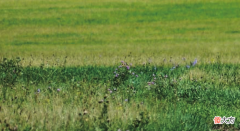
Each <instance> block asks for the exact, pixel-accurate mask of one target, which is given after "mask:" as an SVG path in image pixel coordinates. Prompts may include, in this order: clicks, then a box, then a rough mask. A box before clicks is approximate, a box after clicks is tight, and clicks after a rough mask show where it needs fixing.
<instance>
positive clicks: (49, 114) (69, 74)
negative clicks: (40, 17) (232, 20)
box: [0, 59, 240, 131]
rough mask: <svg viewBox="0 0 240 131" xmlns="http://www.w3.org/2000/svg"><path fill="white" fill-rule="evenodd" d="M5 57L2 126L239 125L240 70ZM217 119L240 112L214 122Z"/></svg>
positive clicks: (187, 127)
mask: <svg viewBox="0 0 240 131" xmlns="http://www.w3.org/2000/svg"><path fill="white" fill-rule="evenodd" d="M18 61H19V59H16V61H11V60H5V61H4V62H1V68H0V74H1V76H0V79H1V81H0V82H1V83H0V84H1V91H0V95H1V96H2V97H1V98H0V128H2V129H3V130H4V129H5V130H119V129H120V130H156V131H159V130H166V131H169V130H226V129H228V130H237V129H238V130H239V129H240V127H239V122H240V121H239V119H238V118H239V117H240V112H239V108H240V107H239V105H240V100H239V98H240V91H239V85H240V81H239V79H240V68H239V65H234V64H221V63H215V64H202V65H199V64H198V63H196V62H195V64H194V63H192V64H188V63H185V64H183V65H176V66H174V67H171V68H170V67H168V66H166V65H165V64H162V65H161V66H153V65H151V64H145V65H142V66H136V65H132V64H127V63H125V62H122V63H121V64H120V65H119V66H117V67H106V66H85V67H65V66H61V67H53V66H50V67H46V65H41V66H40V67H33V66H28V67H22V66H21V64H18ZM215 116H221V117H223V116H226V117H230V116H233V117H235V118H236V119H235V123H234V124H229V125H228V124H222V125H214V122H213V119H214V117H215Z"/></svg>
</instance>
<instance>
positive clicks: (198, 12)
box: [0, 0, 240, 65]
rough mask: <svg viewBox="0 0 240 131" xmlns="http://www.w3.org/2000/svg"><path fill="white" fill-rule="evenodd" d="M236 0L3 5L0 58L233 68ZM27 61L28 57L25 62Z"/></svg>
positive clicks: (46, 1) (14, 1) (55, 0)
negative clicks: (218, 60) (216, 63)
mask: <svg viewBox="0 0 240 131" xmlns="http://www.w3.org/2000/svg"><path fill="white" fill-rule="evenodd" d="M238 12H240V9H239V1H236V0H230V1H224V0H212V1H211V2H208V1H203V0H198V1H186V0H180V1H165V0H164V1H161V2H156V1H153V0H143V1H133V0H130V1H115V0H102V1H101V2H95V1H91V0H90V1H88V2H86V1H74V0H70V1H61V0H60V1H59V0H51V1H49V0H40V1H32V0H21V1H17V0H10V1H9V0H2V1H1V4H0V13H1V16H0V23H1V24H0V34H1V35H0V46H1V48H0V56H1V57H3V56H6V57H14V58H15V57H16V56H20V57H23V58H25V60H26V61H28V62H27V63H29V61H30V60H31V61H32V64H33V65H40V64H41V63H42V62H43V60H42V59H43V58H44V59H45V60H46V59H47V58H48V61H52V60H53V59H55V58H54V57H52V55H53V54H55V55H56V56H58V58H64V57H65V56H67V57H68V61H69V64H68V65H86V64H87V65H92V64H96V65H102V64H105V65H115V64H116V63H117V62H119V61H120V60H122V59H125V57H126V56H128V55H129V53H130V52H131V54H132V55H131V59H128V60H127V61H131V62H132V63H137V64H142V63H143V62H147V61H148V60H149V59H152V61H153V62H155V64H159V63H160V62H161V61H162V60H163V59H164V58H166V59H169V58H170V57H173V58H175V59H176V60H178V59H181V58H182V57H186V58H187V60H188V61H191V60H194V59H195V58H198V59H199V60H200V61H199V62H209V61H211V60H212V59H215V58H216V57H217V56H218V55H221V56H222V57H221V59H222V61H223V62H224V63H239V50H238V49H239V38H240V37H239V36H240V30H239V26H240V25H239V24H238V23H239V22H238V21H239V19H240V15H239V13H238ZM31 55H32V57H34V60H32V57H31Z"/></svg>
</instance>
